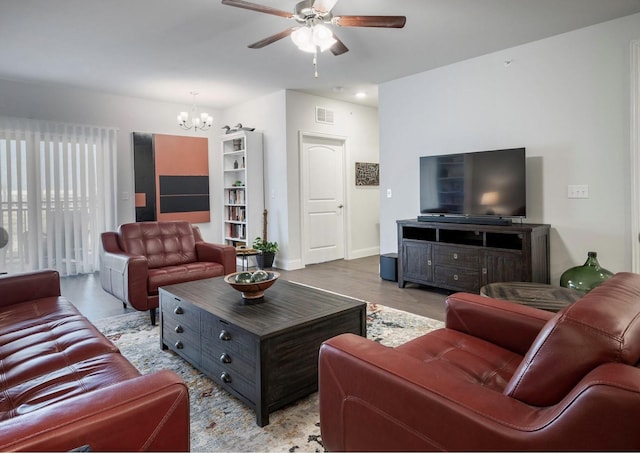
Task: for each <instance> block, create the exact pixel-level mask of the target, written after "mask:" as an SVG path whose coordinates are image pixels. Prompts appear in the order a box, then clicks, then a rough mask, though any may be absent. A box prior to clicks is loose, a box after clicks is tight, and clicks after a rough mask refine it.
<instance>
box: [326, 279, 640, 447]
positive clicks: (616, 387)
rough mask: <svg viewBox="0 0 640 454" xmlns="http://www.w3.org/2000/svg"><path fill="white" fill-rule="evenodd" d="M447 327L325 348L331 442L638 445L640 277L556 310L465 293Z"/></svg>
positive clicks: (345, 338)
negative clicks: (406, 337)
mask: <svg viewBox="0 0 640 454" xmlns="http://www.w3.org/2000/svg"><path fill="white" fill-rule="evenodd" d="M446 309H447V313H446V325H445V328H443V329H440V330H436V331H433V332H430V333H428V334H426V335H423V336H421V337H418V338H416V339H414V340H412V341H410V342H407V343H405V344H403V345H401V346H399V347H396V348H388V347H384V346H382V345H380V344H377V343H375V342H372V341H370V340H367V339H364V338H361V337H357V336H354V335H348V334H345V335H342V336H338V337H335V338H333V339H330V340H329V341H327V342H326V343H325V344H324V345H323V346H322V347H321V350H320V359H319V361H320V364H319V399H320V424H321V431H322V440H323V442H324V446H325V447H326V448H327V449H328V450H329V451H434V450H436V451H445V450H446V451H627V450H628V451H638V450H640V430H638V421H640V368H639V367H638V366H639V360H640V275H637V274H631V273H619V274H617V275H615V276H614V277H613V278H611V279H609V280H608V281H606V282H605V283H603V284H602V285H601V286H599V287H597V288H596V289H594V290H592V291H591V292H589V293H588V294H587V295H585V296H584V297H583V298H582V299H580V300H578V301H576V302H575V303H573V304H572V305H571V306H569V307H567V308H565V309H564V310H562V311H561V312H559V313H557V314H554V313H552V312H546V311H543V310H539V309H534V308H531V307H526V306H522V305H518V304H513V303H510V302H507V301H500V300H494V299H491V298H487V297H482V296H479V295H472V294H466V293H458V294H454V295H452V296H450V297H449V298H448V299H447V303H446Z"/></svg>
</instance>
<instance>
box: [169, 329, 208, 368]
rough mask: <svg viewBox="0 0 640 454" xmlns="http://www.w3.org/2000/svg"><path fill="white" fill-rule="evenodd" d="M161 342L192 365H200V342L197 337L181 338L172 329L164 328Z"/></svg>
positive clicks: (181, 336)
mask: <svg viewBox="0 0 640 454" xmlns="http://www.w3.org/2000/svg"><path fill="white" fill-rule="evenodd" d="M163 326H164V325H163ZM162 342H163V343H164V344H165V345H166V346H167V347H169V348H170V349H171V350H173V351H174V352H176V353H177V354H178V355H180V356H182V357H183V358H185V359H186V360H187V361H189V362H191V363H192V364H200V362H201V360H202V359H201V352H200V340H199V339H198V338H197V337H196V338H193V337H191V336H188V337H187V336H183V335H181V334H178V333H176V332H175V331H173V329H166V328H165V329H164V332H163V335H162Z"/></svg>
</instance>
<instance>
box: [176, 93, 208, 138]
mask: <svg viewBox="0 0 640 454" xmlns="http://www.w3.org/2000/svg"><path fill="white" fill-rule="evenodd" d="M189 93H190V94H191V96H193V107H192V108H191V115H192V118H193V119H192V120H191V124H189V112H180V114H178V126H180V127H181V128H182V129H185V130H189V129H192V128H193V130H194V131H197V130H198V129H199V130H200V131H206V130H207V129H209V128H210V127H211V126H212V125H213V117H212V116H211V115H209V114H208V113H206V112H202V113H201V114H200V116H199V117H198V116H197V115H196V96H198V92H197V91H191V92H189Z"/></svg>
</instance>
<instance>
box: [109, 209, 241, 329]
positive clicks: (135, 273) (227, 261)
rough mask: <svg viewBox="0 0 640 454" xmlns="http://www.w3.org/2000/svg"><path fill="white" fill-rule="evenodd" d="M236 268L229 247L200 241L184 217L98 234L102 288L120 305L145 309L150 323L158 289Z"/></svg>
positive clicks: (154, 311)
mask: <svg viewBox="0 0 640 454" xmlns="http://www.w3.org/2000/svg"><path fill="white" fill-rule="evenodd" d="M235 271H236V251H235V248H233V247H232V246H226V245H221V244H213V243H206V242H204V240H203V239H202V235H201V234H200V229H199V228H198V227H197V226H192V225H191V224H190V223H188V222H186V221H162V222H136V223H131V224H123V225H121V226H120V227H119V229H118V231H117V232H105V233H103V234H102V250H101V253H100V281H101V284H102V288H103V289H104V290H105V291H107V292H108V293H110V294H112V295H113V296H115V297H116V298H118V299H119V300H120V301H122V302H123V304H124V305H125V307H126V305H127V304H130V305H131V306H132V307H134V308H135V309H137V310H139V311H146V310H148V311H149V314H150V317H151V324H153V325H155V322H156V308H157V307H158V306H159V294H158V288H159V287H161V286H163V285H170V284H177V283H180V282H188V281H195V280H198V279H206V278H210V277H217V276H224V275H226V274H229V273H233V272H235Z"/></svg>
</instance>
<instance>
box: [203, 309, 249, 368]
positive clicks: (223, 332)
mask: <svg viewBox="0 0 640 454" xmlns="http://www.w3.org/2000/svg"><path fill="white" fill-rule="evenodd" d="M200 330H201V333H202V340H203V343H204V342H208V343H210V344H211V345H216V346H217V348H219V349H220V350H223V351H226V352H229V353H235V354H236V355H240V356H242V357H243V358H245V359H247V360H248V361H250V362H255V357H256V346H255V342H256V341H255V336H253V335H252V334H251V333H248V332H246V331H244V330H242V329H241V328H238V327H237V326H235V325H233V324H231V323H228V322H227V321H225V320H222V319H221V318H219V317H216V316H215V315H213V314H210V313H203V314H202V319H201V324H200Z"/></svg>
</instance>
